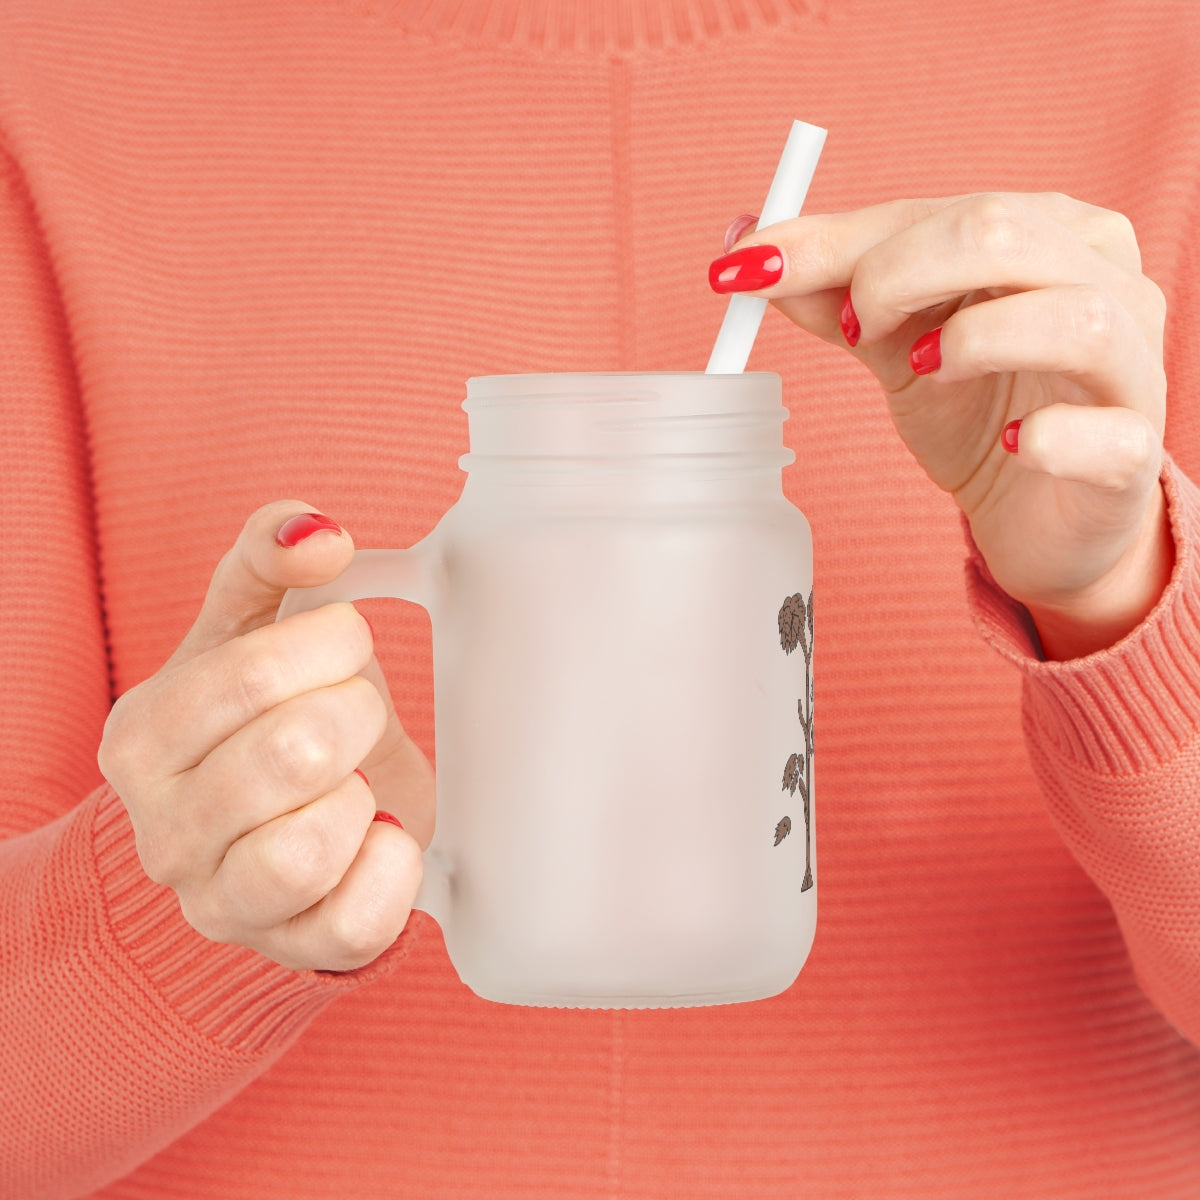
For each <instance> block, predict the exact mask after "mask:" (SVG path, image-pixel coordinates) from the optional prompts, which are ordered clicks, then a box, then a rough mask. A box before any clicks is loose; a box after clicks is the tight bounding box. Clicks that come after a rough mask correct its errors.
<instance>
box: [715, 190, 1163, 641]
mask: <svg viewBox="0 0 1200 1200" xmlns="http://www.w3.org/2000/svg"><path fill="white" fill-rule="evenodd" d="M735 234H736V230H735ZM731 250H732V253H728V254H726V255H725V257H723V258H720V259H718V260H717V261H716V262H714V263H713V265H712V268H711V270H710V281H711V282H712V285H713V287H714V288H715V289H716V290H717V291H722V292H725V291H752V292H755V293H756V294H758V295H762V296H765V297H767V298H769V299H770V300H771V301H772V302H773V303H774V304H775V305H776V307H778V308H779V309H780V310H781V311H782V312H784V313H786V314H787V316H788V317H790V318H791V319H792V320H793V321H795V322H796V324H797V325H800V326H801V327H802V328H804V329H807V330H809V331H810V332H812V333H815V334H816V335H817V336H818V337H821V338H824V339H825V340H826V341H830V342H835V343H838V344H841V345H848V346H849V347H851V349H852V352H853V353H854V354H855V355H856V356H857V357H858V358H859V359H860V360H861V361H862V362H863V363H865V364H866V366H867V367H869V368H870V370H871V371H872V372H873V373H874V374H875V376H876V377H877V378H878V379H879V381H880V383H881V384H882V385H883V389H884V392H885V394H886V396H887V400H888V405H889V408H890V410H891V415H892V419H893V421H894V422H895V425H896V428H897V430H898V431H899V433H900V436H901V437H902V438H903V439H904V442H905V444H906V445H907V446H908V448H909V449H910V450H911V451H912V453H913V455H914V456H915V457H916V459H917V461H918V462H919V463H920V464H921V466H922V467H923V468H924V469H925V471H926V473H927V474H928V475H929V477H930V478H931V479H932V480H933V481H934V482H935V483H936V484H937V485H938V486H939V487H941V488H944V489H945V490H946V491H948V492H950V493H951V495H953V497H954V499H955V501H956V502H957V503H958V505H959V506H960V508H961V509H962V510H963V512H964V513H966V515H967V518H968V519H969V521H970V525H971V532H972V534H973V536H974V538H975V542H976V544H977V545H978V547H979V549H980V552H981V553H982V554H983V557H984V559H985V560H986V562H987V564H988V567H989V568H990V570H991V572H992V575H993V576H994V577H995V579H996V581H997V583H999V585H1000V586H1001V587H1002V588H1004V589H1005V590H1006V591H1007V592H1008V593H1009V594H1010V595H1011V596H1013V597H1014V598H1015V599H1017V600H1019V601H1020V602H1021V603H1023V604H1024V605H1025V606H1026V607H1027V608H1028V609H1029V611H1030V613H1031V615H1032V616H1033V619H1034V622H1035V623H1036V625H1037V629H1038V632H1039V634H1040V636H1041V641H1042V646H1043V650H1044V651H1045V653H1046V656H1047V657H1048V658H1070V657H1077V656H1079V655H1082V654H1086V653H1089V652H1090V651H1092V650H1097V649H1100V648H1102V647H1104V646H1108V645H1111V644H1112V643H1113V642H1115V641H1117V640H1118V639H1119V638H1121V637H1122V636H1124V635H1125V634H1126V633H1128V632H1129V631H1130V630H1132V629H1133V628H1134V627H1135V626H1136V625H1137V624H1138V623H1139V622H1140V621H1141V620H1142V619H1143V618H1144V617H1145V616H1146V614H1147V613H1148V612H1149V611H1150V609H1151V608H1153V606H1154V604H1155V603H1156V602H1157V600H1158V598H1159V596H1160V595H1161V594H1162V590H1163V588H1164V587H1165V586H1166V583H1167V580H1168V579H1169V577H1170V573H1171V568H1172V565H1173V559H1174V550H1173V543H1172V540H1171V536H1170V531H1169V527H1168V523H1167V517H1166V507H1165V502H1164V499H1163V495H1162V488H1161V486H1160V484H1159V471H1160V468H1161V462H1162V434H1163V423H1164V418H1165V412H1166V390H1167V389H1166V377H1165V375H1164V372H1163V358H1162V335H1163V323H1164V318H1165V312H1166V305H1165V302H1164V300H1163V295H1162V292H1161V291H1160V290H1159V289H1158V287H1157V286H1156V285H1155V284H1154V283H1152V282H1151V281H1150V280H1149V279H1147V278H1146V277H1145V276H1144V275H1143V274H1142V273H1141V256H1140V253H1139V251H1138V245H1137V240H1136V238H1135V237H1134V232H1133V229H1132V227H1131V226H1130V223H1129V221H1128V220H1127V219H1126V218H1125V217H1123V216H1121V215H1120V214H1118V213H1114V212H1108V211H1106V210H1104V209H1101V208H1096V207H1094V206H1092V205H1089V204H1084V203H1082V202H1081V201H1078V200H1073V199H1071V198H1070V197H1067V196H1062V195H1056V194H1038V195H1015V194H984V195H975V196H956V197H948V198H943V199H933V200H902V201H895V202H892V203H888V204H881V205H878V206H875V207H873V208H866V209H862V210H860V211H858V212H852V213H843V214H837V215H833V216H806V217H799V218H797V219H796V220H793V221H784V222H780V223H779V224H778V225H774V226H771V227H770V228H768V229H763V230H759V231H757V232H755V233H752V234H748V235H746V236H745V237H743V238H742V239H741V241H739V242H737V243H736V244H735V245H734V246H732V247H731ZM1018 422H1019V424H1018Z"/></svg>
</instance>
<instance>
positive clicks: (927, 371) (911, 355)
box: [908, 325, 942, 375]
mask: <svg viewBox="0 0 1200 1200" xmlns="http://www.w3.org/2000/svg"><path fill="white" fill-rule="evenodd" d="M908 361H909V362H910V363H911V364H912V369H913V371H914V372H915V373H916V374H918V375H932V374H933V372H934V371H936V370H937V369H938V367H940V366H941V365H942V327H941V326H940V325H939V326H938V327H937V328H936V329H931V330H930V331H929V332H928V333H925V334H922V335H921V336H920V337H919V338H917V340H916V341H915V342H913V347H912V349H911V350H910V351H909V352H908Z"/></svg>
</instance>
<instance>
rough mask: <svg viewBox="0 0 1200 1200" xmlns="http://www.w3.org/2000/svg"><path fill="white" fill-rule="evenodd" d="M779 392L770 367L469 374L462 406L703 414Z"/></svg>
mask: <svg viewBox="0 0 1200 1200" xmlns="http://www.w3.org/2000/svg"><path fill="white" fill-rule="evenodd" d="M782 394H783V380H782V379H781V377H780V376H779V375H777V374H775V373H774V372H772V371H744V372H742V373H741V374H737V375H716V374H713V375H709V374H706V373H705V372H703V371H558V372H540V373H534V374H528V375H475V376H472V377H471V378H470V379H468V380H467V397H466V400H465V401H464V402H463V408H464V409H465V410H466V411H467V412H468V413H469V412H472V411H474V410H475V409H478V408H483V407H487V406H490V405H493V404H503V405H505V406H508V405H513V404H553V403H555V402H558V403H562V404H599V403H616V402H623V403H628V402H631V401H641V402H643V403H647V404H657V405H659V406H661V407H663V408H664V410H667V411H670V410H675V409H678V408H680V407H683V406H687V407H692V406H697V405H698V407H699V410H700V411H703V412H723V411H724V412H747V411H755V410H758V409H761V408H762V407H763V406H764V405H779V404H781V403H782ZM735 397H736V398H737V399H736V400H735V399H734V398H735Z"/></svg>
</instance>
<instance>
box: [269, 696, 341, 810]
mask: <svg viewBox="0 0 1200 1200" xmlns="http://www.w3.org/2000/svg"><path fill="white" fill-rule="evenodd" d="M260 753H261V755H262V757H263V759H264V760H265V765H266V768H267V770H268V771H269V772H270V773H271V774H272V775H273V776H275V777H276V778H278V779H279V780H280V781H281V782H282V783H284V784H285V785H286V786H288V787H291V788H294V789H296V790H299V791H307V790H310V789H312V788H313V787H314V786H317V785H319V784H320V783H321V782H322V781H323V779H324V778H325V777H326V776H327V775H328V773H329V771H330V770H331V768H332V766H333V761H334V754H335V749H334V746H333V744H332V742H331V740H330V736H329V731H328V727H327V723H326V722H323V721H321V720H320V718H319V716H318V715H316V714H309V713H293V714H291V715H290V716H289V717H288V719H287V720H284V721H281V722H280V723H278V724H277V725H276V726H275V728H274V729H272V730H271V731H270V732H269V733H268V734H267V735H266V736H265V737H264V739H263V741H262V743H261V745H260Z"/></svg>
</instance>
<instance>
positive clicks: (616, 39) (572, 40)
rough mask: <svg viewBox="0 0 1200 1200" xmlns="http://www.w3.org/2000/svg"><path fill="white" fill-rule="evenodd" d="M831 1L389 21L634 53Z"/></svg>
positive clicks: (492, 38)
mask: <svg viewBox="0 0 1200 1200" xmlns="http://www.w3.org/2000/svg"><path fill="white" fill-rule="evenodd" d="M828 3H829V0H395V2H394V3H391V4H388V5H385V6H384V8H385V10H386V16H387V20H388V21H389V23H392V24H396V25H399V26H400V27H402V28H403V29H404V30H406V31H407V32H409V33H413V34H417V35H422V34H424V35H427V36H437V37H448V38H450V39H452V40H454V41H458V42H463V43H471V44H474V45H494V46H513V47H522V46H523V47H528V48H530V49H541V50H580V51H591V52H596V51H608V52H611V53H626V52H633V51H636V50H639V49H643V48H649V49H664V48H667V47H673V46H679V47H685V46H693V45H699V44H701V43H704V42H711V41H714V40H718V39H721V38H725V37H731V36H738V35H740V34H749V33H755V32H760V31H763V30H769V29H772V28H776V27H779V26H783V25H791V24H794V23H795V22H796V21H797V19H801V20H803V19H806V18H812V17H817V18H822V17H824V16H825V11H826V8H827V5H828Z"/></svg>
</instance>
